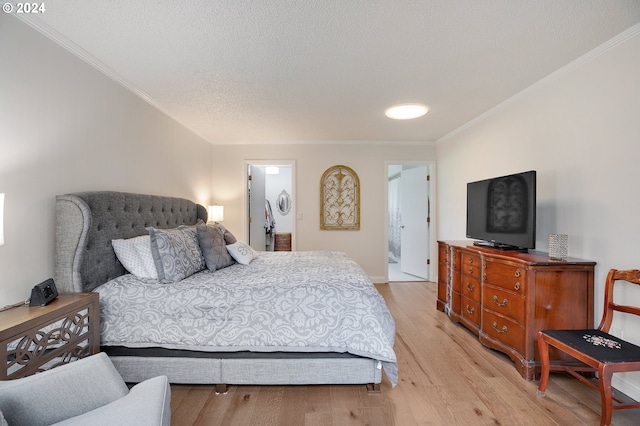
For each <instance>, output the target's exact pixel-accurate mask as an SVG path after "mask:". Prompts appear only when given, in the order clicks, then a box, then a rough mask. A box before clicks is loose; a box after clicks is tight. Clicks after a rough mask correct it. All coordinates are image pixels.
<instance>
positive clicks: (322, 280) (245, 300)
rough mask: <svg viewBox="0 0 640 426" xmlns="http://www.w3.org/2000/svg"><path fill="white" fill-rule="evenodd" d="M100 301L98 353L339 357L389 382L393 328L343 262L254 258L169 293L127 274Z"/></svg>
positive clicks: (369, 289)
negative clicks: (378, 367)
mask: <svg viewBox="0 0 640 426" xmlns="http://www.w3.org/2000/svg"><path fill="white" fill-rule="evenodd" d="M96 291H98V292H99V293H100V313H101V315H100V317H101V324H100V328H101V344H102V345H105V346H126V347H163V348H169V349H187V350H198V351H210V352H236V351H254V352H276V351H288V352H347V353H351V354H354V355H359V356H364V357H368V358H373V359H376V360H379V361H381V362H382V366H383V367H384V369H385V372H386V374H387V377H388V378H389V380H390V381H391V382H392V383H393V384H394V385H395V383H396V382H397V364H396V356H395V353H394V351H393V343H394V338H395V324H394V321H393V317H392V316H391V314H390V313H389V310H388V309H387V306H386V304H385V302H384V299H383V298H382V296H381V295H380V293H378V291H377V290H376V288H375V287H374V286H373V284H372V283H371V281H370V280H369V278H368V277H367V275H366V274H365V273H364V271H363V270H362V268H361V267H360V266H359V265H358V264H357V263H356V262H355V261H353V260H352V259H350V258H349V257H347V256H346V255H345V254H344V253H340V252H328V251H314V252H260V253H259V257H258V258H257V259H256V260H254V261H253V262H251V264H250V265H248V266H244V265H240V264H234V265H232V266H229V267H227V268H224V269H220V270H217V271H215V272H213V273H211V272H208V271H203V272H199V273H197V274H194V275H192V276H190V277H188V278H186V279H184V280H182V281H180V282H178V283H175V284H156V283H145V282H142V281H140V280H138V279H136V278H135V277H134V276H133V275H130V274H127V275H123V276H121V277H118V278H116V279H114V280H112V281H109V282H107V283H105V284H103V285H101V286H100V287H98V288H97V289H96Z"/></svg>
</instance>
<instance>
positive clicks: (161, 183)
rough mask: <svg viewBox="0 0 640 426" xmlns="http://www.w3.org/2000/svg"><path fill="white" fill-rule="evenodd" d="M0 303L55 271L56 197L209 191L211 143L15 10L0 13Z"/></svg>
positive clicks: (22, 295)
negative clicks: (0, 240)
mask: <svg viewBox="0 0 640 426" xmlns="http://www.w3.org/2000/svg"><path fill="white" fill-rule="evenodd" d="M0 64H1V67H0V69H1V70H2V71H1V78H0V192H5V193H6V200H5V219H4V229H5V245H4V246H3V247H0V307H1V306H5V305H7V304H13V303H16V302H18V301H21V300H25V299H27V298H28V297H29V294H30V289H31V287H33V285H35V284H37V283H39V282H41V281H43V280H45V279H47V278H49V277H51V276H53V256H54V252H53V251H54V224H55V196H56V195H57V194H63V193H69V192H76V191H87V190H117V191H127V192H141V193H148V194H158V195H171V196H179V197H184V198H188V199H191V200H194V201H197V202H201V203H203V204H205V205H207V204H208V203H209V201H210V197H211V167H212V164H211V152H212V146H211V145H210V144H208V143H207V142H205V141H204V140H203V139H201V138H200V137H198V136H196V135H195V134H193V133H192V132H190V131H188V130H187V129H185V128H184V127H183V126H181V125H179V124H178V123H176V122H175V121H174V120H172V119H170V118H169V117H167V116H166V115H164V114H163V113H161V112H159V111H158V110H156V109H154V108H152V107H151V106H150V105H149V104H147V103H146V102H144V101H142V100H141V99H140V98H138V97H137V96H135V95H133V94H131V93H130V92H129V91H127V90H125V89H124V88H123V87H122V86H120V85H119V84H117V83H115V82H114V81H113V80H111V79H109V78H107V77H106V76H104V75H103V74H101V73H100V72H99V71H96V70H95V69H94V68H92V67H90V66H89V65H88V64H86V63H85V62H83V61H82V60H80V59H78V58H77V57H75V56H73V55H72V54H70V53H68V52H67V51H66V50H64V49H63V48H61V47H59V46H58V45H57V44H55V43H53V42H52V41H50V40H49V39H47V38H45V37H44V36H42V35H41V34H40V33H38V32H37V31H35V30H33V29H31V28H29V27H28V26H27V25H26V24H24V23H23V22H21V21H19V20H18V19H16V18H15V17H14V16H11V15H7V14H0Z"/></svg>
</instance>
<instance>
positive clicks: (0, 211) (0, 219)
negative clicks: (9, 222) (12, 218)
mask: <svg viewBox="0 0 640 426" xmlns="http://www.w3.org/2000/svg"><path fill="white" fill-rule="evenodd" d="M3 245H4V194H0V246H3Z"/></svg>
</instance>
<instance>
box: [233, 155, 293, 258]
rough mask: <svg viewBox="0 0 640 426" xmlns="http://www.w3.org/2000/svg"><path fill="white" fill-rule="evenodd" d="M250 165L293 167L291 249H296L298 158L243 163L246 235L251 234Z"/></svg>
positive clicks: (243, 219) (243, 213)
mask: <svg viewBox="0 0 640 426" xmlns="http://www.w3.org/2000/svg"><path fill="white" fill-rule="evenodd" d="M249 166H287V167H291V211H290V212H289V214H290V215H291V250H292V251H295V249H296V239H297V238H296V237H297V235H298V234H297V232H296V225H297V222H298V221H297V213H296V211H297V209H296V204H297V200H298V199H297V197H296V160H244V161H243V163H242V176H244V185H243V197H242V199H243V204H242V221H243V224H244V232H245V235H246V236H248V235H249V179H248V170H249Z"/></svg>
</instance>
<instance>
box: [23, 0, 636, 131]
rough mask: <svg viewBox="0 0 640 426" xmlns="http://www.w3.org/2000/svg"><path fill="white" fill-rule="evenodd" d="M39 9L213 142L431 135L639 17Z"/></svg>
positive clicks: (198, 0) (80, 2) (396, 10)
mask: <svg viewBox="0 0 640 426" xmlns="http://www.w3.org/2000/svg"><path fill="white" fill-rule="evenodd" d="M46 7H47V10H46V12H45V13H44V14H41V15H32V16H30V17H28V19H26V21H27V22H28V23H29V24H30V25H32V26H33V27H34V28H37V29H39V30H40V31H42V32H43V33H45V34H46V35H48V36H49V37H51V38H53V39H54V40H57V41H58V42H60V43H61V44H63V45H65V46H66V47H67V48H69V49H70V50H72V51H74V52H75V53H76V54H79V55H80V56H82V57H84V58H85V59H87V60H88V61H89V62H92V63H93V64H94V65H96V66H97V67H98V68H101V69H103V70H106V72H107V73H108V74H110V75H112V76H115V77H116V78H117V79H119V80H120V81H121V82H123V84H124V85H125V86H127V87H129V88H131V89H133V90H134V91H136V92H137V93H139V94H141V95H142V96H143V97H145V98H146V99H147V100H149V101H150V102H151V103H152V104H154V105H156V106H157V107H158V108H160V109H161V110H163V111H164V112H166V113H167V114H168V115H170V116H172V117H174V118H175V119H176V120H178V121H180V122H181V123H183V124H184V125H185V126H187V127H188V128H190V129H192V130H193V131H195V132H196V133H198V134H199V135H201V136H203V137H204V138H205V139H207V140H208V141H210V142H211V143H233V142H270V143H273V142H291V141H347V140H365V141H435V140H438V139H439V138H441V137H443V136H444V135H446V134H448V133H449V132H451V131H453V130H455V129H457V128H459V127H460V126H462V125H464V124H465V123H467V122H469V121H470V120H472V119H473V118H475V117H477V116H479V115H480V114H482V113H484V112H486V111H487V110H489V109H491V108H492V107H494V106H496V105H497V104H499V103H500V102H502V101H504V100H506V99H508V98H510V97H511V96H513V95H515V94H517V93H518V92H520V91H522V90H523V89H525V88H527V87H528V86H530V85H532V84H533V83H535V82H537V81H539V80H540V79H542V78H544V77H545V76H547V75H549V74H551V73H552V72H554V71H556V70H558V69H560V68H562V67H563V66H565V65H567V64H569V63H570V62H572V61H573V60H575V59H576V58H578V57H580V56H581V55H584V54H585V53H587V52H589V51H591V50H592V49H594V48H596V47H597V46H599V45H601V44H602V43H604V42H606V41H607V40H609V39H611V38H612V37H614V36H616V35H618V34H619V33H621V32H623V31H624V30H626V29H628V28H630V27H631V26H633V25H635V24H636V23H638V22H640V1H638V0H628V1H627V0H535V1H534V0H422V1H420V0H413V1H412V0H386V1H381V0H315V1H311V0H309V1H306V0H194V1H174V0H154V1H131V0H93V1H87V0H65V1H56V2H47V3H46ZM400 102H421V103H425V104H427V105H428V106H429V107H430V112H429V113H428V114H427V115H426V116H424V117H422V118H419V119H416V120H411V121H393V120H390V119H388V118H386V117H385V116H384V110H385V109H386V108H387V107H388V106H390V105H392V104H394V103H400Z"/></svg>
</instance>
